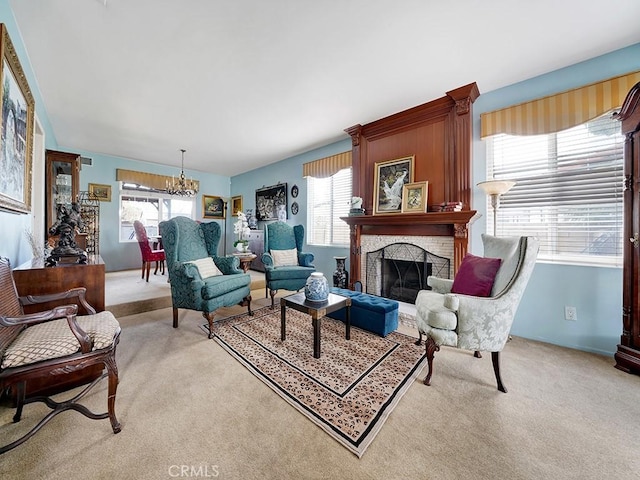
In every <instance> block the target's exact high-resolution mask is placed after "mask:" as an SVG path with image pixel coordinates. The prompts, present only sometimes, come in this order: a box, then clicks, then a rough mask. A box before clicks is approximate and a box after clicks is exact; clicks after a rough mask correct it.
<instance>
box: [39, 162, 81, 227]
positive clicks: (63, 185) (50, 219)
mask: <svg viewBox="0 0 640 480" xmlns="http://www.w3.org/2000/svg"><path fill="white" fill-rule="evenodd" d="M45 158H46V166H45V183H46V192H45V193H46V197H45V209H46V212H47V213H46V224H45V230H46V232H49V228H50V227H51V225H53V224H54V223H55V222H56V210H57V207H58V205H59V204H61V203H65V204H70V203H72V202H75V201H77V200H78V191H79V185H80V155H78V154H77V153H67V152H57V151H55V150H47V151H46V155H45Z"/></svg>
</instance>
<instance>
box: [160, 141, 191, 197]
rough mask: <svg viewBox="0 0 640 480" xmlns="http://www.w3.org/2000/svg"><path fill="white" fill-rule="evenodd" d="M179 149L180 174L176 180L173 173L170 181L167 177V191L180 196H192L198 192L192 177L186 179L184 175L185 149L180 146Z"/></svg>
mask: <svg viewBox="0 0 640 480" xmlns="http://www.w3.org/2000/svg"><path fill="white" fill-rule="evenodd" d="M180 151H181V152H182V168H181V170H180V176H179V177H178V181H177V182H176V179H175V177H174V176H173V175H172V176H171V182H169V179H167V193H168V194H169V195H178V196H181V197H193V196H195V195H196V194H197V193H198V187H197V186H196V184H195V182H194V181H193V178H191V179H190V180H187V177H185V175H184V152H186V150H185V149H184V148H181V149H180Z"/></svg>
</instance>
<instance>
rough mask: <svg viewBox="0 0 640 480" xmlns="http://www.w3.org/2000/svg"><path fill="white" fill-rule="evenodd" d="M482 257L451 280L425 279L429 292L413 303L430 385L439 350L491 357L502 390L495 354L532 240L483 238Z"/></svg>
mask: <svg viewBox="0 0 640 480" xmlns="http://www.w3.org/2000/svg"><path fill="white" fill-rule="evenodd" d="M482 242H483V243H484V257H476V256H474V255H471V254H467V255H466V256H465V258H464V259H463V261H462V263H461V265H460V268H459V269H458V273H457V274H456V277H455V279H453V280H450V279H442V278H437V277H428V278H427V284H428V285H429V286H430V287H431V288H432V290H421V291H420V292H419V293H418V296H417V298H416V322H417V324H418V331H419V334H420V338H419V339H418V341H417V342H416V343H417V344H418V345H419V344H420V343H422V335H426V337H427V342H426V352H427V361H428V364H429V372H428V374H427V376H426V378H425V379H424V383H425V385H429V384H430V380H431V374H432V372H433V356H434V353H435V352H436V351H438V350H440V346H441V345H446V346H451V347H456V348H461V349H465V350H474V351H475V356H476V357H481V355H480V352H481V351H488V352H491V357H492V360H493V369H494V373H495V376H496V381H497V383H498V390H500V391H502V392H505V393H506V391H507V389H506V388H505V387H504V385H503V384H502V380H501V378H500V365H499V354H500V352H501V351H502V349H503V348H504V345H505V343H506V342H507V339H508V338H509V331H510V330H511V325H512V323H513V318H514V316H515V313H516V310H517V308H518V305H519V303H520V299H521V298H522V294H523V292H524V290H525V287H526V286H527V283H528V281H529V277H530V276H531V272H532V271H533V267H534V266H535V263H536V258H537V255H538V241H537V240H536V239H535V238H533V237H493V236H490V235H484V234H483V235H482Z"/></svg>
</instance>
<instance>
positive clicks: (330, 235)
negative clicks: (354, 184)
mask: <svg viewBox="0 0 640 480" xmlns="http://www.w3.org/2000/svg"><path fill="white" fill-rule="evenodd" d="M350 200H351V167H349V168H345V169H342V170H340V171H339V172H338V173H336V174H334V175H332V176H330V177H326V178H315V177H307V207H308V212H307V232H308V234H307V243H309V244H310V245H331V246H348V245H349V225H347V224H346V223H345V222H344V221H343V220H340V217H346V216H348V215H349V209H350V208H351V205H350Z"/></svg>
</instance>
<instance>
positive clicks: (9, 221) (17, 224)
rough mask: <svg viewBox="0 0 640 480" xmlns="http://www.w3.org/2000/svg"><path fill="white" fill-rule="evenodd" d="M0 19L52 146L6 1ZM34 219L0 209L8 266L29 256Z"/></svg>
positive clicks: (0, 2)
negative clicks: (29, 239) (28, 237)
mask: <svg viewBox="0 0 640 480" xmlns="http://www.w3.org/2000/svg"><path fill="white" fill-rule="evenodd" d="M0 22H2V23H4V24H5V25H6V27H7V30H8V32H9V37H10V38H11V42H12V43H13V46H14V48H15V50H16V53H17V55H18V58H19V59H20V65H21V66H22V69H23V71H24V73H25V75H26V77H27V82H28V83H29V87H30V88H31V93H32V94H33V97H34V100H35V106H36V108H35V113H36V116H37V118H38V120H39V122H40V125H41V126H42V129H43V131H44V134H45V142H46V147H47V148H56V139H55V136H54V135H53V131H52V129H51V125H50V123H49V117H48V116H47V112H46V110H45V109H44V102H43V101H42V97H41V95H40V91H39V90H38V88H37V87H38V85H37V83H36V79H35V76H34V74H33V70H32V69H31V64H30V63H29V58H28V56H27V53H26V50H25V48H24V44H23V42H22V37H21V36H20V32H19V30H18V27H17V25H16V21H15V18H14V16H13V11H12V10H11V7H10V6H9V2H8V0H0ZM34 167H35V168H37V167H38V166H37V165H36V166H34ZM35 193H38V192H35ZM35 221H42V222H44V220H42V219H36V218H34V216H33V214H16V213H8V212H2V211H0V225H2V231H1V232H0V240H1V241H0V255H1V256H3V257H8V258H9V260H11V265H12V266H18V265H20V264H22V263H24V262H26V261H27V260H30V259H31V258H32V257H33V253H32V250H31V246H30V245H29V242H28V241H27V237H26V235H25V231H26V230H28V231H29V232H32V231H33V229H32V224H33V222H35Z"/></svg>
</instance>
